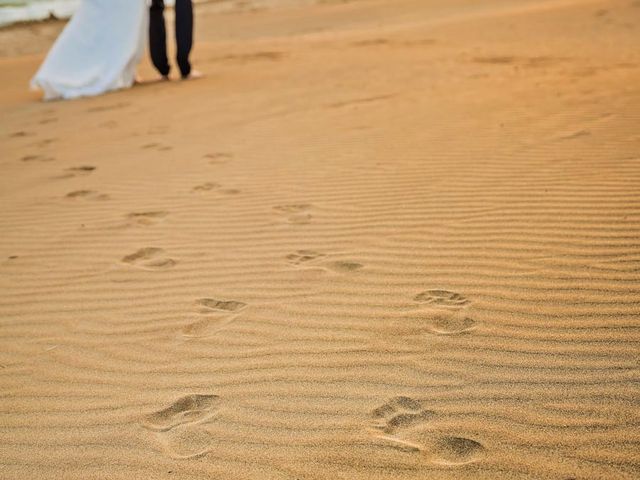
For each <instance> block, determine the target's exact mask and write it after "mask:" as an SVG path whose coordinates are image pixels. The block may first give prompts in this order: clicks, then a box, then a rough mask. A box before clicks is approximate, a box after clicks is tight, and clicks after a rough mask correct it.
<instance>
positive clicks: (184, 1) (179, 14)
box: [175, 0, 193, 78]
mask: <svg viewBox="0 0 640 480" xmlns="http://www.w3.org/2000/svg"><path fill="white" fill-rule="evenodd" d="M175 9H176V43H177V44H178V45H177V46H178V49H177V50H178V52H177V58H176V59H177V61H178V67H180V73H181V74H182V77H183V78H185V77H188V76H189V74H190V73H191V64H190V63H189V54H190V53H191V47H192V45H193V5H192V4H191V0H176V6H175Z"/></svg>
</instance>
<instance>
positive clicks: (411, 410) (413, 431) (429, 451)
mask: <svg viewBox="0 0 640 480" xmlns="http://www.w3.org/2000/svg"><path fill="white" fill-rule="evenodd" d="M371 416H372V418H373V428H374V429H375V430H377V431H379V432H381V433H382V435H378V438H380V439H382V440H384V441H387V442H390V443H391V446H393V447H394V448H396V449H398V450H400V451H402V452H405V453H420V454H422V455H423V456H424V457H425V459H427V460H428V461H430V462H432V463H435V464H440V465H451V466H455V465H464V464H467V463H471V462H474V461H477V460H479V459H481V458H482V457H483V455H484V452H485V448H484V446H483V445H482V444H481V443H480V442H477V441H475V440H472V439H470V438H465V437H460V436H453V435H442V434H440V433H439V432H436V431H433V430H432V428H431V427H430V426H429V425H428V423H429V421H430V420H432V419H434V418H435V417H436V413H435V412H433V411H431V410H427V409H424V408H423V406H422V403H420V402H419V401H417V400H414V399H413V398H410V397H404V396H400V397H394V398H392V399H390V400H388V401H387V402H385V403H384V404H382V405H381V406H380V407H378V408H376V409H374V410H373V411H372V412H371Z"/></svg>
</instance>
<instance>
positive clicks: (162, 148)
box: [142, 143, 173, 152]
mask: <svg viewBox="0 0 640 480" xmlns="http://www.w3.org/2000/svg"><path fill="white" fill-rule="evenodd" d="M142 149H143V150H156V151H158V152H168V151H170V150H173V147H170V146H169V145H162V144H160V143H147V144H146V145H143V146H142Z"/></svg>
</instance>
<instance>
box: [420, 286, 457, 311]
mask: <svg viewBox="0 0 640 480" xmlns="http://www.w3.org/2000/svg"><path fill="white" fill-rule="evenodd" d="M414 300H415V301H416V302H420V303H425V304H430V305H439V306H443V307H462V306H464V305H467V304H468V303H469V300H467V299H466V298H465V297H464V296H462V295H460V294H459V293H456V292H451V291H449V290H427V291H425V292H421V293H419V294H418V295H416V296H415V297H414Z"/></svg>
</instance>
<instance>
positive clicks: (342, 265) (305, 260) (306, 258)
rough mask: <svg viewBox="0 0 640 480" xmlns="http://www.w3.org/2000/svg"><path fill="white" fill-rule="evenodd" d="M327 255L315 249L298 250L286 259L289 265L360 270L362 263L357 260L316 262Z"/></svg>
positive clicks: (346, 270) (344, 270)
mask: <svg viewBox="0 0 640 480" xmlns="http://www.w3.org/2000/svg"><path fill="white" fill-rule="evenodd" d="M326 256H327V255H326V254H324V253H320V252H316V251H315V250H298V251H296V252H294V253H290V254H289V255H287V257H286V258H287V260H288V261H289V263H290V264H291V265H295V266H297V267H299V266H305V265H306V266H309V267H321V268H323V267H326V268H328V269H330V270H333V271H335V272H341V273H348V272H355V271H356V270H360V269H361V268H362V267H363V265H362V264H361V263H357V262H351V261H344V260H340V261H333V262H323V263H318V262H317V261H318V260H321V259H324V258H325V257H326Z"/></svg>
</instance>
